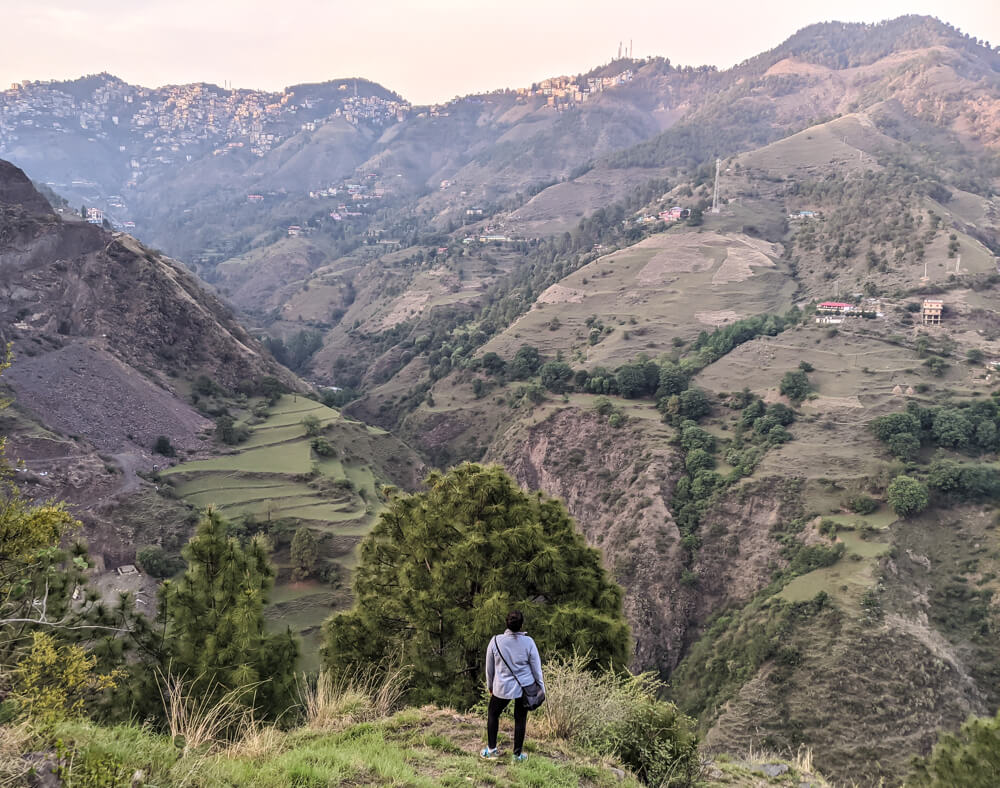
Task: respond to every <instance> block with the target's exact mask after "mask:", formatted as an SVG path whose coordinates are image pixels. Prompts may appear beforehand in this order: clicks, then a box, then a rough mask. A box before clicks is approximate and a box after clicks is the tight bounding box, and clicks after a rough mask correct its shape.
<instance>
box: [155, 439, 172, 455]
mask: <svg viewBox="0 0 1000 788" xmlns="http://www.w3.org/2000/svg"><path fill="white" fill-rule="evenodd" d="M153 453H154V454H162V455H163V456H164V457H176V456H177V450H176V449H175V448H174V447H173V444H171V443H170V438H168V437H167V436H166V435H158V436H157V438H156V441H155V442H154V443H153Z"/></svg>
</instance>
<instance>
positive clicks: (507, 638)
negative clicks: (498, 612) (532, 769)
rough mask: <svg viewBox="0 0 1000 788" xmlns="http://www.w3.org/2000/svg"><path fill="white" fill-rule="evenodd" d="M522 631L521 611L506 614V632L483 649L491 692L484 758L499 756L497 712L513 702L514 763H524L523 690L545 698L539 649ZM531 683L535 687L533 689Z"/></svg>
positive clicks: (525, 704) (525, 721)
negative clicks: (522, 750)
mask: <svg viewBox="0 0 1000 788" xmlns="http://www.w3.org/2000/svg"><path fill="white" fill-rule="evenodd" d="M523 628H524V615H523V614H522V613H521V611H520V610H512V611H510V612H509V613H508V614H507V629H506V631H505V632H504V633H503V634H502V635H497V636H496V637H494V638H492V639H491V640H490V644H489V646H487V648H486V686H487V687H488V688H489V691H490V706H489V712H488V713H487V718H486V741H487V746H486V747H485V749H483V751H482V752H481V753H480V755H482V757H484V758H487V759H493V758H498V757H499V752H498V750H497V729H498V727H499V725H500V713H501V712H502V711H503V710H504V709H505V708H507V704H508V703H510V702H511V701H512V700H513V701H514V760H515V761H523V760H526V759H527V757H528V756H527V755H525V754H524V753H523V752H521V748H522V747H523V746H524V731H525V728H526V727H527V724H528V706H529V703H528V701H527V699H526V697H525V694H526V693H525V689H526V688H531V690H532V691H533V692H532V694H533V695H534V694H535V693H537V692H538V691H540V692H541V695H542V697H544V694H545V683H544V682H543V681H542V660H541V658H540V657H539V656H538V646H536V645H535V641H534V640H532V639H531V638H530V637H528V635H527V634H526V633H525V632H522V629H523ZM534 684H537V685H538V686H537V687H532V685H534ZM539 702H540V701H539ZM536 706H537V703H536ZM536 706H533V707H532V708H535V707H536Z"/></svg>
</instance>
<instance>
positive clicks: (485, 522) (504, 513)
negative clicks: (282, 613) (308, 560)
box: [323, 463, 629, 706]
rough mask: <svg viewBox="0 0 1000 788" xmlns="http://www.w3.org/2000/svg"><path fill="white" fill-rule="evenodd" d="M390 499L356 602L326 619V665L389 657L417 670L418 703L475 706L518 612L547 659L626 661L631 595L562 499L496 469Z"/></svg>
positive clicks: (458, 473) (471, 471) (431, 482)
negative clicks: (490, 652)
mask: <svg viewBox="0 0 1000 788" xmlns="http://www.w3.org/2000/svg"><path fill="white" fill-rule="evenodd" d="M426 483H427V488H428V489H427V491H426V492H422V493H417V494H413V495H403V494H394V493H393V494H391V497H390V501H389V504H388V506H387V508H386V509H385V511H383V513H382V515H381V516H380V518H379V521H378V522H377V523H376V525H375V529H374V530H373V532H372V533H371V534H370V535H369V536H368V537H367V538H366V540H365V542H364V544H363V546H362V554H361V555H362V559H361V565H360V566H359V568H358V571H357V576H356V579H355V597H356V600H357V602H356V606H355V609H354V610H352V611H351V612H349V613H342V614H340V615H337V616H335V617H333V618H331V619H329V620H328V621H327V622H326V624H325V625H324V648H323V656H324V661H325V664H326V666H327V667H328V668H329V669H331V670H333V671H334V672H337V671H349V670H352V669H355V668H357V667H359V666H367V665H370V664H372V663H375V662H379V661H380V660H382V659H394V658H398V659H401V660H402V662H403V664H405V665H408V666H411V668H412V671H413V673H412V676H413V679H412V685H411V700H412V701H414V702H424V701H433V702H435V703H439V704H455V705H459V706H461V705H468V704H471V703H472V702H474V701H475V700H476V698H477V697H478V694H479V692H480V691H481V687H482V681H483V679H482V670H483V668H482V665H483V659H484V653H485V649H486V646H487V644H488V642H489V640H490V637H491V636H492V635H494V634H496V633H497V632H499V631H502V630H503V621H504V616H505V615H506V613H507V612H508V610H510V609H512V608H519V609H520V610H522V611H523V612H524V614H525V617H526V623H527V629H528V631H530V633H531V635H532V636H533V637H534V638H535V640H536V642H537V643H538V646H539V649H540V651H541V653H542V657H543V659H550V658H552V657H555V656H556V655H557V654H563V655H569V654H571V653H572V652H573V651H574V650H576V651H578V652H579V653H589V654H590V656H591V657H592V659H593V661H594V664H595V666H596V665H600V666H607V665H610V664H612V663H613V664H615V665H619V666H624V665H625V663H626V662H627V661H628V657H629V631H628V625H627V624H626V622H625V619H624V616H623V614H622V591H621V588H620V587H619V586H618V585H616V584H615V583H614V582H612V581H611V580H610V579H609V578H608V576H607V573H606V572H605V570H604V569H603V567H602V566H601V560H600V554H599V553H598V552H597V551H596V550H594V549H591V548H589V547H587V546H586V544H585V542H584V540H583V537H582V536H581V535H580V534H579V533H578V532H577V531H576V530H575V528H574V524H573V521H572V519H571V518H570V517H569V514H568V513H567V512H566V509H565V507H564V506H563V504H562V502H560V501H558V500H555V499H551V498H545V497H544V496H543V495H542V494H541V493H533V494H528V493H525V492H524V491H522V490H521V489H520V488H518V487H517V485H516V484H515V483H514V481H513V480H512V479H511V478H510V477H509V476H508V475H507V474H506V473H505V472H504V471H503V469H502V468H500V467H498V466H489V467H483V466H481V465H476V464H471V463H466V464H463V465H460V466H458V467H456V468H453V469H452V470H451V471H449V472H448V473H447V474H442V473H433V474H431V475H430V476H429V477H428V478H427V480H426Z"/></svg>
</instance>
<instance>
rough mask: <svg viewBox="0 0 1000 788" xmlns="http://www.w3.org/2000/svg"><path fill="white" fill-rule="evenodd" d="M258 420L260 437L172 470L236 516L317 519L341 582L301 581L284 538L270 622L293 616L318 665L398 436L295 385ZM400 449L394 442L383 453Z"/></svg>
mask: <svg viewBox="0 0 1000 788" xmlns="http://www.w3.org/2000/svg"><path fill="white" fill-rule="evenodd" d="M306 416H314V417H315V418H317V419H318V420H319V422H320V425H321V426H322V428H323V435H324V437H325V438H326V439H327V441H329V442H330V443H331V444H333V445H334V446H335V447H336V450H337V456H334V457H320V456H318V455H317V454H316V453H315V452H314V451H313V450H312V448H311V441H312V438H310V437H309V436H308V435H306V429H305V426H304V425H303V424H302V420H303V419H304V418H305V417H306ZM248 426H249V427H250V430H251V434H250V437H249V438H248V439H247V440H246V441H244V442H243V443H241V444H240V445H239V446H238V447H237V448H236V449H235V450H234V451H233V452H232V453H230V454H224V455H222V456H219V457H212V458H210V459H203V460H194V461H191V462H186V463H182V464H180V465H176V466H174V467H173V468H170V469H168V470H166V471H164V472H163V473H162V476H163V477H164V478H165V479H166V480H167V481H168V483H169V484H171V485H172V486H173V488H174V490H175V491H176V493H177V495H178V496H179V497H181V498H183V499H184V500H186V501H188V502H189V503H191V504H194V505H195V506H197V507H198V508H205V507H207V506H213V507H215V508H216V509H217V510H218V511H219V512H220V513H221V514H222V515H223V516H224V517H226V518H227V519H229V520H231V521H238V520H240V519H243V518H247V517H252V518H254V519H256V520H257V521H268V522H271V521H275V520H281V521H282V523H283V524H285V525H287V526H288V530H290V531H292V532H294V530H295V529H298V528H309V529H311V530H312V531H313V532H314V533H315V535H316V537H317V541H318V543H319V548H320V556H321V562H325V564H326V565H327V566H330V565H333V566H334V567H335V568H336V574H337V577H338V578H339V580H340V582H339V583H338V584H337V586H336V587H334V586H331V585H330V584H328V583H323V582H317V581H307V582H296V583H293V582H292V581H291V559H290V556H289V550H288V546H287V543H286V544H283V545H282V546H281V547H279V549H278V550H277V551H276V553H275V555H274V556H273V560H274V563H275V565H276V567H277V569H278V578H277V583H276V588H275V590H274V593H273V595H272V600H271V604H270V607H269V609H268V611H267V621H268V624H269V626H271V627H273V628H275V629H281V628H284V627H286V626H288V627H291V628H292V630H293V631H294V632H297V633H299V635H300V636H301V637H302V639H303V664H302V667H303V668H306V669H309V668H312V667H315V666H316V664H317V662H316V660H317V646H318V639H319V625H320V624H321V623H322V622H323V620H324V619H325V618H326V617H327V616H329V615H330V612H331V611H332V610H335V609H337V608H340V607H344V606H346V605H347V604H349V601H350V600H349V595H348V592H347V590H346V589H347V588H348V587H349V580H350V574H351V571H352V570H353V568H354V567H355V566H356V565H357V546H358V544H359V542H360V541H361V538H362V537H363V536H364V535H365V534H366V533H367V532H368V530H369V529H370V528H371V526H372V524H373V522H374V519H375V517H376V516H377V514H378V509H379V497H378V492H377V491H378V488H379V486H380V484H382V483H385V482H388V481H390V479H388V478H381V477H382V473H381V471H378V472H377V470H376V468H373V467H372V465H373V464H374V463H378V464H379V465H381V463H380V462H379V460H380V456H381V454H380V452H379V451H378V449H379V446H380V444H381V443H382V442H385V441H387V440H392V439H391V436H389V435H388V434H387V433H386V432H385V431H383V430H379V429H376V428H372V427H368V426H366V425H364V424H361V423H360V422H356V421H352V420H350V419H347V418H344V417H343V416H342V415H341V414H340V413H339V412H338V411H336V410H334V409H332V408H328V407H325V406H324V405H321V404H320V403H318V402H314V401H312V400H309V399H304V398H301V397H295V396H289V395H286V396H284V397H282V399H281V400H280V401H279V402H278V403H277V404H276V405H274V406H273V407H271V408H270V409H269V413H268V415H267V417H266V418H265V419H264V421H262V422H261V423H259V424H250V423H248ZM393 449H394V447H390V446H386V447H385V448H384V449H383V450H382V453H384V454H389V453H390V452H392V451H393ZM395 453H396V454H397V455H398V454H399V452H398V449H397V450H396V451H395ZM399 459H400V461H403V460H405V459H406V458H405V457H401V458H399Z"/></svg>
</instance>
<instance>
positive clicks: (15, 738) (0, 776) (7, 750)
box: [0, 722, 34, 786]
mask: <svg viewBox="0 0 1000 788" xmlns="http://www.w3.org/2000/svg"><path fill="white" fill-rule="evenodd" d="M33 735H34V734H33V732H32V730H31V728H30V727H29V726H28V724H27V723H24V722H21V723H17V724H11V725H0V786H8V785H9V786H14V785H21V784H23V782H22V781H23V780H24V778H25V777H26V776H27V774H28V772H29V771H30V770H31V765H30V764H29V763H28V762H27V761H25V760H24V758H22V756H23V755H24V753H25V752H27V749H28V743H29V742H30V741H31V738H32V736H33Z"/></svg>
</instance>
